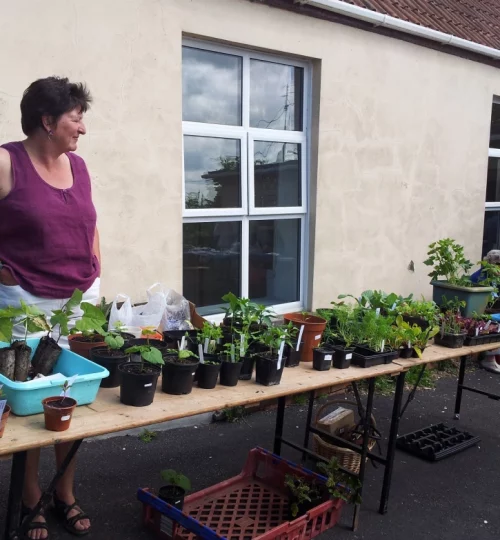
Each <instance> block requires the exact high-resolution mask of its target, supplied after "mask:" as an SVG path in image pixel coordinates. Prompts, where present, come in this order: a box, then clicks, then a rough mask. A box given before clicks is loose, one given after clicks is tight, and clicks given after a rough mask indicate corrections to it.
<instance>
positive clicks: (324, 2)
mask: <svg viewBox="0 0 500 540" xmlns="http://www.w3.org/2000/svg"><path fill="white" fill-rule="evenodd" d="M294 2H295V3H296V4H308V5H310V6H314V7H317V8H320V9H324V10H327V11H333V12H334V13H338V14H340V15H344V16H347V17H351V18H353V19H358V20H360V21H364V22H368V23H372V24H373V25H374V26H382V27H384V28H390V29H391V30H397V31H399V32H404V33H405V34H410V35H412V36H417V37H420V38H425V39H429V40H431V41H437V42H438V43H441V44H442V45H449V46H451V47H457V48H459V49H464V50H466V51H471V52H474V53H476V54H481V55H483V56H488V57H489V58H494V59H495V60H499V59H500V50H499V49H494V48H493V47H487V46H486V45H479V43H474V42H472V41H468V40H467V39H462V38H459V37H456V36H453V35H452V34H446V33H444V32H439V31H437V30H432V29H431V28H426V27H425V26H420V25H419V24H414V23H411V22H407V21H403V20H402V19H397V18H396V17H391V16H390V15H384V14H383V13H378V12H376V11H372V10H371V9H366V8H361V7H358V6H353V5H352V4H346V3H345V2H342V1H341V0H294Z"/></svg>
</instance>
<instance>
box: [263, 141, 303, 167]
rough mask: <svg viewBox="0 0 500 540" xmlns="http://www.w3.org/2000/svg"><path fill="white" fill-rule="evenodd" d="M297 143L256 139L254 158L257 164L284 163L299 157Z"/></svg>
mask: <svg viewBox="0 0 500 540" xmlns="http://www.w3.org/2000/svg"><path fill="white" fill-rule="evenodd" d="M298 147H299V145H298V144H296V143H282V142H265V141H255V144H254V158H255V162H256V163H257V164H261V163H262V164H264V163H283V161H293V160H296V159H298Z"/></svg>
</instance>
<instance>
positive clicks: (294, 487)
mask: <svg viewBox="0 0 500 540" xmlns="http://www.w3.org/2000/svg"><path fill="white" fill-rule="evenodd" d="M285 487H286V488H288V489H289V491H290V494H291V496H292V501H293V502H292V504H291V506H290V510H291V511H292V517H294V518H295V517H297V514H298V513H299V505H300V504H303V503H305V502H311V501H313V500H314V499H315V498H317V497H318V496H319V490H318V487H317V486H316V485H315V484H313V483H311V482H308V481H307V479H306V478H303V477H300V476H295V475H292V474H286V475H285Z"/></svg>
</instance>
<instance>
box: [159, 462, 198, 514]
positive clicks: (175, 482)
mask: <svg viewBox="0 0 500 540" xmlns="http://www.w3.org/2000/svg"><path fill="white" fill-rule="evenodd" d="M160 475H161V478H162V480H163V481H164V482H166V484H165V485H164V486H162V487H161V488H160V489H159V490H158V498H159V499H161V500H162V501H165V502H166V503H168V504H170V505H172V506H174V507H175V508H177V509H178V510H182V508H183V507H184V497H185V496H186V493H187V492H188V491H190V490H191V481H190V480H189V478H188V477H187V476H184V475H183V474H181V473H179V472H177V471H174V470H173V469H165V470H164V471H161V473H160Z"/></svg>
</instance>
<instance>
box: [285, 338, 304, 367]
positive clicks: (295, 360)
mask: <svg viewBox="0 0 500 540" xmlns="http://www.w3.org/2000/svg"><path fill="white" fill-rule="evenodd" d="M303 345H304V342H303V341H301V342H300V345H299V350H297V344H295V346H294V347H290V346H289V345H286V347H285V351H286V353H287V356H286V364H285V367H297V366H298V365H299V364H300V355H301V354H302V346H303Z"/></svg>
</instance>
